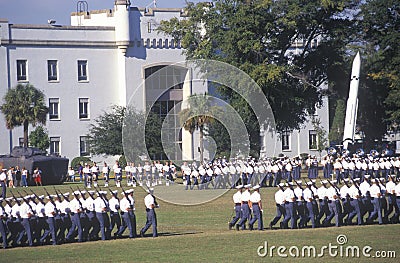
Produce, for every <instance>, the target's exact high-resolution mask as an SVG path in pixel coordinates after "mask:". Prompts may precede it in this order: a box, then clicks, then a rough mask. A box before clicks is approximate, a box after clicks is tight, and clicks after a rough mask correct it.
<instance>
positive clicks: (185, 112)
mask: <svg viewBox="0 0 400 263" xmlns="http://www.w3.org/2000/svg"><path fill="white" fill-rule="evenodd" d="M212 104H213V103H212V97H210V96H208V95H207V94H206V93H205V94H203V95H199V94H193V95H191V96H189V98H188V100H187V108H185V109H182V110H181V111H180V112H179V121H180V124H181V126H183V128H184V129H185V130H187V131H189V132H190V133H191V134H193V132H194V131H195V130H197V129H198V130H199V131H200V140H199V142H200V162H201V163H203V152H204V143H203V137H204V128H205V126H207V125H208V124H210V123H212V122H214V121H215V118H214V117H215V116H217V115H219V114H221V112H222V110H221V107H219V106H215V105H212Z"/></svg>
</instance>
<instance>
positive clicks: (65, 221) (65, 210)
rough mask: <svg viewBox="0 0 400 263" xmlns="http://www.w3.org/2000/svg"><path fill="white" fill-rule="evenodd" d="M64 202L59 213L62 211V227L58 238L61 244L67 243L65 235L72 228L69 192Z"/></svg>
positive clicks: (65, 194) (64, 195)
mask: <svg viewBox="0 0 400 263" xmlns="http://www.w3.org/2000/svg"><path fill="white" fill-rule="evenodd" d="M63 197H64V200H63V201H62V202H61V205H60V208H59V211H60V216H61V224H62V227H61V228H60V230H59V232H58V236H57V240H58V242H59V243H63V242H65V235H66V232H68V230H69V229H70V227H71V224H72V222H71V219H70V213H71V210H70V208H69V192H67V193H64V194H63Z"/></svg>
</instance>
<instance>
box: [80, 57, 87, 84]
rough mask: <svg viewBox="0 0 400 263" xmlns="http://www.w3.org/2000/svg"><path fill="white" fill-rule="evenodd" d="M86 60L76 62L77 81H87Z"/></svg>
mask: <svg viewBox="0 0 400 263" xmlns="http://www.w3.org/2000/svg"><path fill="white" fill-rule="evenodd" d="M87 75H88V74H87V60H78V81H87V80H88V76H87Z"/></svg>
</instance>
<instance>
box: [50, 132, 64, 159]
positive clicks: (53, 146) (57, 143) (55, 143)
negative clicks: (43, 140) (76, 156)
mask: <svg viewBox="0 0 400 263" xmlns="http://www.w3.org/2000/svg"><path fill="white" fill-rule="evenodd" d="M57 148H58V149H57ZM57 150H58V151H57ZM49 152H50V154H55V155H58V156H59V155H61V137H50V150H49Z"/></svg>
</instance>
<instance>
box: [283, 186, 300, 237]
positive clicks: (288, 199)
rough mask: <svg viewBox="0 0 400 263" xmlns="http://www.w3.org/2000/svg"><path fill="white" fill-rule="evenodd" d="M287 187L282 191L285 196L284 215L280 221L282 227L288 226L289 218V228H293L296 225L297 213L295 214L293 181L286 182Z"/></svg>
mask: <svg viewBox="0 0 400 263" xmlns="http://www.w3.org/2000/svg"><path fill="white" fill-rule="evenodd" d="M286 186H287V188H286V190H285V192H284V193H283V194H284V196H285V217H284V218H283V221H282V226H283V228H284V229H287V228H288V224H289V220H290V223H291V224H290V228H291V229H295V228H296V227H297V226H296V225H297V222H296V220H297V215H296V198H297V197H296V195H295V193H294V189H293V183H292V182H289V183H287V184H286Z"/></svg>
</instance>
